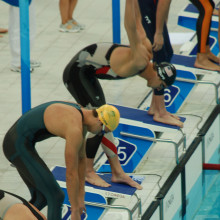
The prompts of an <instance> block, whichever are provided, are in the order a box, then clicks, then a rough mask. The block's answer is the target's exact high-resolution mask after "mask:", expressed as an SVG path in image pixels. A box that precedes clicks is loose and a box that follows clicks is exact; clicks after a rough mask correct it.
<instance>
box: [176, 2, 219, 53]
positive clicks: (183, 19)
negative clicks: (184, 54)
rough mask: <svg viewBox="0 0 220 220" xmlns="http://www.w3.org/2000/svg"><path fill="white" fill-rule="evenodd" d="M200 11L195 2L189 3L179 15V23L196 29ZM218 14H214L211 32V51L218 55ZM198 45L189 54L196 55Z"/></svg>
mask: <svg viewBox="0 0 220 220" xmlns="http://www.w3.org/2000/svg"><path fill="white" fill-rule="evenodd" d="M198 16H199V13H198V10H197V8H196V7H195V6H194V5H193V4H188V5H187V6H186V8H185V9H184V10H183V11H182V12H181V13H180V15H179V17H178V25H180V26H182V27H185V28H189V29H191V30H194V31H196V23H197V19H198ZM218 23H219V21H218V16H215V15H213V16H212V20H211V28H210V34H209V37H210V39H209V42H210V48H211V51H212V52H213V53H214V54H215V55H216V56H217V55H218V53H219V43H218ZM196 53H197V45H196V46H195V47H194V48H193V49H192V51H191V52H190V54H189V55H196Z"/></svg>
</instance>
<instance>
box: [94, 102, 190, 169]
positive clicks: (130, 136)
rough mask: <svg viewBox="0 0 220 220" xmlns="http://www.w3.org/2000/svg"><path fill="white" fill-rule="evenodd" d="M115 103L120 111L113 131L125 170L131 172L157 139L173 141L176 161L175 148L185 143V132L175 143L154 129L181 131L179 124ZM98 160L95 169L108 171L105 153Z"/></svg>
mask: <svg viewBox="0 0 220 220" xmlns="http://www.w3.org/2000/svg"><path fill="white" fill-rule="evenodd" d="M114 106H115V107H116V108H117V109H118V110H119V112H120V123H119V126H118V127H117V128H116V129H115V131H114V132H113V134H114V137H115V139H116V147H117V150H118V156H119V161H120V163H121V166H122V168H123V170H124V171H125V172H128V173H134V172H135V171H136V170H137V168H138V166H139V165H140V164H141V162H142V160H143V159H144V157H145V158H146V155H147V153H149V151H150V149H151V147H152V146H153V145H154V144H155V143H156V142H167V143H171V144H173V145H174V147H175V157H176V163H177V164H178V163H179V159H178V158H179V157H178V148H179V146H180V145H181V144H183V148H185V147H186V146H185V138H186V137H185V134H183V135H182V138H181V139H180V140H179V142H178V143H176V142H174V141H172V140H170V139H159V138H156V136H155V131H158V132H165V131H168V132H174V131H180V132H181V134H182V131H181V129H180V128H179V127H178V126H173V125H167V124H163V123H160V122H155V121H154V120H153V116H152V115H148V113H147V111H146V110H141V109H136V108H130V107H125V106H119V105H114ZM180 118H181V121H183V122H184V121H185V120H186V118H184V117H180ZM150 128H151V129H150ZM103 154H104V153H103ZM100 161H101V162H100ZM97 163H99V164H100V165H98V166H96V170H97V172H102V173H106V172H111V167H110V164H109V163H108V160H107V158H106V157H104V161H103V160H102V158H99V159H98V162H96V164H97Z"/></svg>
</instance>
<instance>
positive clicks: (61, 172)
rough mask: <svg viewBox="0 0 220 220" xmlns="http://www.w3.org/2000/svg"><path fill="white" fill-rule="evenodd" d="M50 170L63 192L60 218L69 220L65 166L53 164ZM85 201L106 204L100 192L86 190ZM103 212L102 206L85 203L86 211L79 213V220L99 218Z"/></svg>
mask: <svg viewBox="0 0 220 220" xmlns="http://www.w3.org/2000/svg"><path fill="white" fill-rule="evenodd" d="M51 172H52V173H53V175H54V177H55V179H56V181H57V182H58V183H59V185H60V187H61V189H62V190H63V192H64V194H65V198H64V202H63V209H62V220H70V219H71V218H70V216H71V211H70V208H71V207H70V202H69V198H68V193H67V189H66V168H65V167H60V166H55V167H54V168H53V169H52V170H51ZM85 201H86V202H94V203H102V204H106V203H107V201H106V199H105V197H103V196H102V195H101V194H98V193H93V192H86V193H85ZM103 212H104V208H101V207H97V206H91V205H86V213H84V214H82V215H81V220H85V219H86V220H96V219H99V218H100V216H101V215H102V213H103Z"/></svg>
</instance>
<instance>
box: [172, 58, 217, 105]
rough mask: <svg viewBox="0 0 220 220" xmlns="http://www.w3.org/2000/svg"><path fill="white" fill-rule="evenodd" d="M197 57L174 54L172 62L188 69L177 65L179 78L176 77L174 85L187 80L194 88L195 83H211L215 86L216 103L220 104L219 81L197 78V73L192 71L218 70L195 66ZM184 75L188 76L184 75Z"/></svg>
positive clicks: (206, 71)
mask: <svg viewBox="0 0 220 220" xmlns="http://www.w3.org/2000/svg"><path fill="white" fill-rule="evenodd" d="M195 59H196V57H195V56H185V55H177V54H174V55H173V57H172V60H171V63H173V64H174V65H179V67H180V66H183V68H182V69H187V70H178V67H177V78H176V81H175V83H174V85H175V84H176V83H177V82H179V81H180V82H182V83H183V82H186V83H188V85H190V84H191V86H190V87H192V88H193V86H194V85H195V84H210V85H212V86H214V90H215V98H216V104H219V96H218V89H219V86H220V85H219V83H218V82H212V81H203V80H197V77H196V76H195V74H193V73H192V71H193V72H198V73H204V74H205V73H212V72H214V73H215V72H216V71H210V70H204V69H199V68H195V67H194V63H195ZM184 67H186V68H184ZM188 70H190V71H188ZM180 71H182V74H179V73H180ZM186 73H187V74H186ZM216 73H217V72H216ZM184 75H185V76H186V77H184ZM190 75H191V76H190ZM184 78H185V81H184Z"/></svg>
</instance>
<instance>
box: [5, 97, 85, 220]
mask: <svg viewBox="0 0 220 220" xmlns="http://www.w3.org/2000/svg"><path fill="white" fill-rule="evenodd" d="M54 103H62V104H65V105H70V106H73V107H74V108H76V109H78V110H79V111H80V113H81V114H82V111H81V109H80V107H79V105H77V104H74V103H69V102H62V101H53V102H48V103H44V104H42V105H39V106H37V107H35V108H33V109H31V110H30V111H28V112H26V113H25V114H24V115H23V116H21V117H20V118H19V119H18V120H17V121H16V122H15V124H14V125H13V126H12V127H11V128H10V129H9V131H8V132H7V134H6V135H5V138H4V141H3V151H4V154H5V156H6V157H7V159H8V160H9V161H10V162H11V163H12V164H14V165H15V167H16V168H17V170H18V172H19V174H20V176H21V178H22V179H23V180H24V182H25V183H26V185H27V187H28V189H29V191H30V193H31V196H32V198H31V200H30V203H32V204H33V205H34V206H35V207H37V208H38V209H39V210H41V209H42V208H44V207H45V206H46V205H48V220H60V219H61V211H62V210H61V207H62V204H63V200H64V194H63V191H62V190H61V188H60V187H59V185H58V183H57V182H56V180H55V178H54V177H53V174H52V173H51V171H50V170H49V168H48V167H47V165H46V164H45V163H44V161H43V160H42V159H41V158H40V157H39V155H38V153H37V151H36V149H35V144H36V142H39V141H42V140H45V139H47V138H50V137H53V136H55V135H53V134H51V133H50V132H49V131H48V130H47V129H46V127H45V124H44V112H45V110H46V108H47V107H48V106H50V105H52V104H54ZM82 116H83V115H82Z"/></svg>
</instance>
